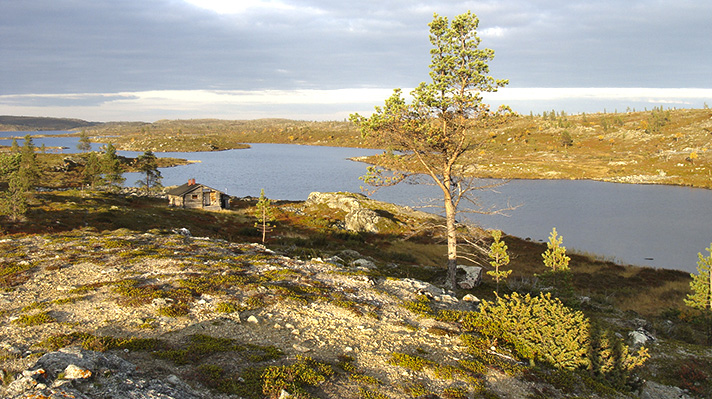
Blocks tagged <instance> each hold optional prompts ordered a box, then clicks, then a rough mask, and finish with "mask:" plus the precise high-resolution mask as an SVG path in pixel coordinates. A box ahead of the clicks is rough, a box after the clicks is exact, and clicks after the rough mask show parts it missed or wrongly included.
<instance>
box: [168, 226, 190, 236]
mask: <svg viewBox="0 0 712 399" xmlns="http://www.w3.org/2000/svg"><path fill="white" fill-rule="evenodd" d="M172 232H173V234H180V235H182V236H183V237H192V236H193V235H192V234H190V230H188V229H186V228H185V227H181V228H180V229H173V230H172Z"/></svg>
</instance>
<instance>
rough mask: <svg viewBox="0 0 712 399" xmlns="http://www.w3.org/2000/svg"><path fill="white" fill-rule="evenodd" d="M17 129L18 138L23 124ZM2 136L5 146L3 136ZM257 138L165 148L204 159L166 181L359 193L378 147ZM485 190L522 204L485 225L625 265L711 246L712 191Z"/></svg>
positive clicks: (522, 183)
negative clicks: (557, 239)
mask: <svg viewBox="0 0 712 399" xmlns="http://www.w3.org/2000/svg"><path fill="white" fill-rule="evenodd" d="M13 133H16V134H17V135H18V136H19V135H21V134H22V133H23V132H13ZM0 137H2V136H1V135H0ZM5 137H7V136H6V135H5ZM8 142H9V141H8ZM18 142H19V143H20V145H22V142H21V140H18ZM76 142H77V138H60V137H56V138H49V137H48V138H36V139H35V144H36V145H37V146H41V145H42V143H44V144H45V145H46V146H50V145H52V146H57V145H63V146H64V147H67V148H66V149H65V150H64V152H67V153H72V152H76V150H75V148H76ZM58 143H63V144H58ZM0 144H5V145H7V143H6V142H5V140H0ZM94 145H95V146H96V147H97V148H98V145H97V144H94ZM251 146H252V147H251V148H249V149H242V150H229V151H219V152H199V153H180V152H177V153H158V154H157V155H158V156H161V157H175V158H185V159H189V160H195V161H199V162H197V163H194V164H191V165H186V166H178V167H173V168H165V169H162V170H161V173H162V174H163V184H164V185H166V186H168V185H179V184H183V183H185V182H187V181H188V179H190V178H195V179H196V180H197V181H198V182H200V183H203V184H206V185H208V186H211V187H213V188H216V189H218V190H221V191H224V192H226V193H227V194H229V195H233V196H238V197H244V196H258V195H259V193H260V190H261V189H264V190H265V194H266V195H267V196H268V197H270V198H274V199H288V200H304V199H306V197H307V196H308V195H309V193H310V192H313V191H350V192H359V191H361V190H360V186H361V185H362V182H361V181H360V180H359V177H360V176H362V175H363V174H365V171H366V165H365V164H363V163H359V162H354V161H350V160H349V158H353V157H360V156H366V155H373V154H377V153H379V152H380V151H379V150H369V149H357V148H339V147H313V146H299V145H287V144H251ZM120 153H121V155H125V156H136V155H137V153H135V152H120ZM125 177H126V184H127V185H134V182H135V181H137V180H138V179H139V178H140V176H139V175H138V174H135V173H127V174H125ZM479 194H480V196H481V198H482V202H483V203H484V204H486V205H494V206H495V207H500V208H501V207H505V206H506V205H507V204H508V203H509V204H511V205H519V207H518V208H517V209H514V210H512V211H509V212H507V213H508V215H509V216H501V215H477V214H474V215H471V216H468V217H471V218H472V220H473V221H474V222H476V223H479V224H480V225H482V226H483V227H485V228H498V229H502V230H504V231H505V232H506V233H507V234H511V235H515V236H519V237H522V238H531V239H532V240H535V241H546V240H547V238H548V235H549V233H550V232H551V229H552V228H553V227H556V229H557V231H558V232H559V234H560V235H562V236H563V237H564V246H566V247H567V248H568V249H569V251H571V250H577V251H584V252H590V253H595V254H597V255H601V256H603V257H605V258H608V259H613V260H615V261H617V262H620V263H626V264H635V265H644V266H653V267H661V268H670V269H679V270H685V271H689V272H694V271H695V268H696V262H697V253H698V252H703V253H705V252H706V251H705V248H707V247H709V245H710V242H711V241H712V223H711V221H712V217H711V216H710V215H712V190H706V189H692V188H687V187H677V186H662V185H634V184H618V183H605V182H598V181H589V180H514V181H510V182H509V183H507V184H506V185H504V186H502V187H499V188H497V192H491V191H487V192H481V193H479ZM373 197H374V198H375V199H378V200H382V201H388V202H393V203H397V204H400V205H408V206H417V205H419V204H422V199H427V198H434V199H435V200H436V203H437V200H438V199H439V198H441V197H442V195H441V193H439V189H437V188H436V187H434V186H430V185H407V184H401V185H398V186H395V187H389V188H383V189H381V190H379V191H378V192H377V193H375V194H374V195H373Z"/></svg>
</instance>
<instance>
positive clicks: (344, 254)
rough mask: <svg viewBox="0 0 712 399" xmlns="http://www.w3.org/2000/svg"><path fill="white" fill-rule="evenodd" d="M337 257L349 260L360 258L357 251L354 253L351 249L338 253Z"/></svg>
mask: <svg viewBox="0 0 712 399" xmlns="http://www.w3.org/2000/svg"><path fill="white" fill-rule="evenodd" d="M339 255H340V256H341V257H342V258H351V259H357V258H360V257H361V254H360V253H359V252H358V251H354V250H353V249H345V250H343V251H341V252H339Z"/></svg>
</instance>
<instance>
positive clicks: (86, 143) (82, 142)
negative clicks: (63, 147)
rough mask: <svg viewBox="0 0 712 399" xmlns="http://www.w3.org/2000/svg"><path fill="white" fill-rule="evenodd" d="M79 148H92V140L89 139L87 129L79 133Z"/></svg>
mask: <svg viewBox="0 0 712 399" xmlns="http://www.w3.org/2000/svg"><path fill="white" fill-rule="evenodd" d="M77 149H78V150H79V151H83V152H87V151H89V150H91V140H90V139H89V136H88V135H87V131H86V130H82V132H81V133H79V142H78V143H77Z"/></svg>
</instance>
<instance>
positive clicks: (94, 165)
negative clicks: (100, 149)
mask: <svg viewBox="0 0 712 399" xmlns="http://www.w3.org/2000/svg"><path fill="white" fill-rule="evenodd" d="M101 180H102V179H101V163H100V161H99V157H98V156H97V155H96V152H93V151H92V152H90V153H89V155H87V161H86V164H85V165H84V170H83V171H82V184H85V185H88V186H90V187H91V188H92V189H93V188H95V187H96V185H98V184H101Z"/></svg>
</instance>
